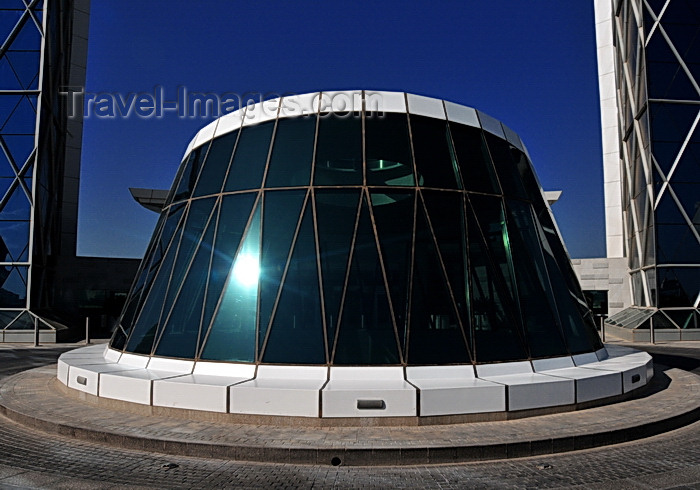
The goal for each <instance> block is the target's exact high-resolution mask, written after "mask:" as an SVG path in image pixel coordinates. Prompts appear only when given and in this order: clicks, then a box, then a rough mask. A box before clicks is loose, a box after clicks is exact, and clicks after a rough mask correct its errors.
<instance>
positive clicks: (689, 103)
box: [613, 0, 700, 329]
mask: <svg viewBox="0 0 700 490" xmlns="http://www.w3.org/2000/svg"><path fill="white" fill-rule="evenodd" d="M615 9H616V10H615V17H614V28H613V29H614V39H615V49H616V77H617V87H618V107H619V108H620V115H621V119H620V140H621V160H622V161H621V164H622V170H623V188H622V202H623V218H624V231H625V237H626V248H627V256H628V259H629V268H630V273H631V274H632V281H631V282H632V288H633V302H634V305H635V306H637V307H650V308H660V309H662V310H663V311H662V312H658V314H656V315H654V318H653V321H655V322H656V324H657V326H658V327H659V328H681V329H685V328H696V327H698V326H699V325H698V319H699V318H700V317H699V316H698V303H699V302H700V127H699V126H700V125H699V124H698V123H699V122H700V6H698V5H696V3H694V2H688V1H685V0H670V1H663V2H662V1H641V0H618V1H617V2H615ZM621 313H624V312H621ZM621 318H624V315H623V317H621ZM620 321H622V320H620V319H618V320H617V322H618V323H619V322H620ZM635 328H649V321H646V322H645V323H643V324H642V327H635Z"/></svg>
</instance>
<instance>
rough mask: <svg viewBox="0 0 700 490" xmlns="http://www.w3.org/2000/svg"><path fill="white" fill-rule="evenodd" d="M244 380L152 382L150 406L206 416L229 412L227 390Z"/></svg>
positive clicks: (206, 378) (189, 376) (190, 378)
mask: <svg viewBox="0 0 700 490" xmlns="http://www.w3.org/2000/svg"><path fill="white" fill-rule="evenodd" d="M244 381H247V378H226V377H223V376H211V375H206V374H185V375H182V376H175V377H173V378H166V379H158V380H155V381H154V382H153V405H154V406H159V407H172V408H185V409H189V410H204V411H208V412H222V413H226V412H227V411H228V388H229V386H231V385H234V384H236V383H242V382H244Z"/></svg>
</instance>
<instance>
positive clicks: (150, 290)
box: [124, 208, 189, 350]
mask: <svg viewBox="0 0 700 490" xmlns="http://www.w3.org/2000/svg"><path fill="white" fill-rule="evenodd" d="M188 214H189V208H188V209H185V210H184V211H183V212H182V216H181V217H180V221H178V225H180V224H181V225H182V230H180V238H179V239H178V240H177V241H178V245H175V240H176V235H177V232H178V228H179V226H178V225H176V226H175V232H173V237H172V238H171V239H170V242H169V243H168V245H167V246H166V247H165V252H164V253H163V257H165V256H166V255H167V253H168V252H169V251H170V249H171V247H175V246H177V247H179V243H180V240H182V235H183V232H184V227H185V220H186V218H187V215H188ZM161 266H162V264H161ZM171 267H172V268H174V267H175V259H173V263H172V265H171ZM161 272H166V271H163V270H162V269H161V268H160V267H159V268H158V271H157V272H156V273H155V276H154V277H153V281H156V280H157V279H158V276H159V275H160V273H161ZM171 275H172V269H171ZM168 284H170V279H168ZM152 292H153V288H150V289H149V290H148V293H147V294H146V296H145V297H144V300H143V303H142V304H141V311H139V312H138V314H137V315H136V316H135V317H134V322H133V323H134V326H136V324H137V323H138V321H139V320H140V319H141V314H142V313H143V307H144V306H145V305H146V302H147V301H148V298H149V297H150V296H151V293H152ZM166 292H167V290H166ZM144 293H145V289H144V291H142V292H141V294H142V295H143V294H144ZM162 313H163V311H162V307H161V313H160V315H162ZM160 315H158V320H159V321H160ZM133 333H134V328H133V327H132V328H131V330H130V332H129V334H128V336H127V339H126V342H125V343H124V349H125V350H126V347H127V345H128V344H129V340H130V339H131V336H132V335H133Z"/></svg>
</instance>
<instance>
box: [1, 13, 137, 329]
mask: <svg viewBox="0 0 700 490" xmlns="http://www.w3.org/2000/svg"><path fill="white" fill-rule="evenodd" d="M89 10H90V2H89V0H31V1H23V0H13V1H6V2H3V3H2V5H1V6H0V20H1V22H0V40H2V44H1V45H0V150H1V151H0V342H3V341H4V342H16V341H20V342H25V341H31V340H32V339H33V337H34V334H33V332H32V330H34V328H35V325H36V326H38V327H39V329H40V331H41V334H40V339H41V340H42V341H55V340H56V339H57V338H59V339H60V338H65V336H66V335H70V331H69V330H70V329H69V328H67V327H66V324H68V325H71V324H76V323H78V320H82V319H83V318H84V317H85V316H88V315H90V314H91V313H93V312H96V311H99V312H100V313H104V311H106V310H105V305H109V304H110V303H115V302H116V303H119V301H120V297H119V292H118V290H119V289H120V288H121V289H124V291H122V297H121V300H122V301H123V296H125V294H126V290H128V284H129V282H130V281H131V279H132V277H133V274H134V272H135V270H136V264H135V261H133V260H125V259H121V260H119V259H99V258H86V257H76V243H77V229H78V191H79V183H80V155H81V146H82V133H83V131H82V126H83V120H82V111H80V110H77V111H75V110H74V108H73V107H70V106H69V105H70V102H71V98H69V97H66V96H65V92H67V91H70V90H77V91H80V90H81V89H82V87H83V86H84V84H85V73H86V65H87V49H88V41H87V37H88V22H89ZM100 271H102V272H100ZM105 271H111V274H108V273H106V272H105ZM119 284H123V285H121V286H120V285H119ZM115 285H116V287H115ZM118 309H119V306H118V304H115V305H114V307H108V308H107V310H116V311H114V313H113V314H114V315H116V314H118V313H117V312H118Z"/></svg>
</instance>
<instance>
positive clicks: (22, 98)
mask: <svg viewBox="0 0 700 490" xmlns="http://www.w3.org/2000/svg"><path fill="white" fill-rule="evenodd" d="M18 95H19V96H20V97H19V99H18V100H17V103H16V104H15V105H14V107H12V110H11V111H10V114H9V115H8V116H7V119H5V122H4V123H3V125H2V126H0V131H2V130H4V129H5V126H7V123H8V122H10V119H11V118H12V116H13V115H14V113H15V111H16V110H17V108H18V107H19V105H20V104H21V103H22V100H24V99H25V98H26V93H25V91H22V93H21V94H18ZM38 98H40V97H38ZM32 108H34V106H33V105H32ZM34 109H35V112H37V111H36V108H34ZM39 117H40V116H39V113H38V112H37V114H36V119H37V120H38V119H39ZM10 134H13V133H10ZM34 146H36V142H35V144H34Z"/></svg>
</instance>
